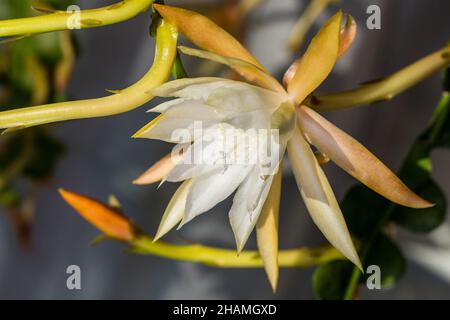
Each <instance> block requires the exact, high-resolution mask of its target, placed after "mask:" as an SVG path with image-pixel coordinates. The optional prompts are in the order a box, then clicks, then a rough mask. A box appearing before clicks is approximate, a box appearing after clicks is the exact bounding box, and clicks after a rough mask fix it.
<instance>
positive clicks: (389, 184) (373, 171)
mask: <svg viewBox="0 0 450 320" xmlns="http://www.w3.org/2000/svg"><path fill="white" fill-rule="evenodd" d="M297 115H298V117H297V119H298V123H299V125H300V127H301V129H302V131H303V132H304V134H305V135H306V137H307V139H308V140H309V141H310V142H311V143H312V144H313V145H314V146H316V147H317V148H318V149H319V150H320V151H321V152H323V153H325V154H326V155H327V156H328V157H330V159H331V160H333V162H335V163H336V164H337V165H338V166H339V167H341V168H342V169H344V170H345V171H347V172H348V173H349V174H350V175H352V176H353V177H355V178H356V179H358V180H359V181H361V182H362V183H363V184H365V185H366V186H368V187H369V188H371V189H372V190H374V191H375V192H377V193H379V194H381V195H382V196H383V197H385V198H387V199H389V200H391V201H393V202H395V203H398V204H401V205H404V206H408V207H412V208H427V207H430V206H432V205H433V204H431V203H430V202H428V201H426V200H424V199H422V198H421V197H419V196H418V195H416V194H415V193H414V192H412V191H411V190H410V189H409V188H408V187H407V186H406V185H405V184H404V183H403V182H402V181H401V180H400V179H399V178H398V177H397V176H396V175H395V174H394V173H393V172H392V171H391V170H390V169H389V168H388V167H386V166H385V165H384V164H383V163H382V162H381V161H380V160H379V159H378V158H377V157H375V156H374V155H373V154H372V153H371V152H370V151H369V150H367V149H366V148H365V147H364V146H363V145H362V144H360V143H359V142H358V141H356V140H355V139H354V138H352V137H351V136H349V135H348V134H346V133H345V132H343V131H342V130H341V129H339V128H337V127H336V126H334V125H333V124H332V123H330V122H329V121H327V120H326V119H325V118H323V117H322V116H321V115H319V114H318V113H316V112H315V111H314V110H312V109H310V108H308V107H306V106H301V107H299V108H297Z"/></svg>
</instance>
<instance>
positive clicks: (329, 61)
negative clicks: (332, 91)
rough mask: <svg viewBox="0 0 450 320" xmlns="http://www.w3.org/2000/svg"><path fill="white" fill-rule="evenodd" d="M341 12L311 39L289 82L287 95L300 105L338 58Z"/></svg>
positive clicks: (323, 78) (324, 77) (325, 76)
mask: <svg viewBox="0 0 450 320" xmlns="http://www.w3.org/2000/svg"><path fill="white" fill-rule="evenodd" d="M341 20H342V11H339V12H338V13H337V14H335V15H334V16H333V17H331V19H330V20H328V22H327V23H326V24H325V25H324V26H323V27H322V29H321V30H320V31H319V33H318V34H317V35H316V36H315V37H314V39H312V41H311V43H310V44H309V46H308V49H307V50H306V53H305V54H304V55H303V57H301V59H300V61H299V65H298V68H297V71H296V73H295V75H294V77H293V78H292V80H291V81H290V82H289V85H288V93H289V95H290V96H291V98H292V99H293V100H294V101H295V102H296V104H300V103H301V102H302V101H303V100H305V98H306V97H307V96H308V95H309V94H310V93H311V92H313V91H314V90H315V89H316V88H317V87H318V86H319V85H320V84H321V83H322V82H323V81H324V80H325V79H326V78H327V76H328V74H329V73H330V72H331V70H332V69H333V66H334V64H335V63H336V60H337V59H338V56H339V47H340V44H339V42H340V30H341Z"/></svg>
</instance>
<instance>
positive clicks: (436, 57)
mask: <svg viewBox="0 0 450 320" xmlns="http://www.w3.org/2000/svg"><path fill="white" fill-rule="evenodd" d="M449 64H450V45H447V46H446V47H445V48H443V49H441V50H438V51H436V52H434V53H432V54H430V55H428V56H426V57H424V58H422V59H420V60H418V61H416V62H414V63H413V64H411V65H409V66H407V67H406V68H404V69H401V70H400V71H397V72H396V73H394V74H392V75H390V76H388V77H387V78H384V79H382V80H379V81H375V82H371V83H368V84H365V85H363V86H361V87H359V88H356V89H353V90H349V91H344V92H339V93H334V94H314V95H313V96H312V97H311V99H310V100H309V102H308V103H307V104H308V106H310V107H311V108H313V109H315V110H318V111H331V110H339V109H346V108H351V107H355V106H360V105H367V104H371V103H375V102H380V101H384V100H390V99H392V98H394V97H395V96H396V95H397V94H399V93H400V92H402V91H405V90H406V89H409V88H410V87H412V86H414V85H415V84H417V83H418V82H420V81H422V80H423V79H425V78H427V77H429V76H430V75H432V74H433V73H435V72H436V71H439V70H440V69H442V68H444V67H446V66H448V65H449Z"/></svg>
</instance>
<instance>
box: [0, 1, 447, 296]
mask: <svg viewBox="0 0 450 320" xmlns="http://www.w3.org/2000/svg"><path fill="white" fill-rule="evenodd" d="M1 1H4V0H0V2H1ZM19 1H20V0H19ZM114 2H115V1H104V0H95V1H94V0H82V1H79V3H80V6H81V8H83V9H84V8H94V7H98V6H102V5H106V4H111V3H114ZM166 3H167V4H173V5H179V6H185V7H189V6H190V5H192V4H195V5H196V6H197V5H199V4H201V3H209V4H211V1H203V2H202V1H195V2H192V1H188V0H186V1H170V0H168V1H166ZM307 3H308V1H301V0H266V1H264V3H263V4H262V5H261V6H259V7H258V8H257V9H255V10H254V11H252V12H251V14H250V16H249V18H248V20H247V23H248V24H247V29H246V43H247V46H248V48H249V49H250V50H251V51H252V52H253V53H254V54H255V55H256V56H257V57H258V58H259V59H260V60H261V61H262V62H263V64H264V65H265V66H266V67H267V68H268V69H269V70H270V71H271V72H273V73H275V74H280V73H281V71H282V70H283V69H285V68H286V66H288V65H289V63H290V62H291V61H292V59H293V56H292V55H291V54H290V53H289V51H288V50H287V49H286V46H287V39H288V35H289V33H290V31H291V29H292V27H293V25H294V23H295V22H296V20H297V19H298V17H299V16H300V14H301V12H302V10H304V8H305V5H306V4H307ZM372 4H376V5H378V6H379V7H380V8H381V30H368V29H367V28H366V26H365V22H366V19H367V17H368V14H366V9H367V7H368V6H369V5H372ZM338 7H341V8H342V9H343V10H344V12H346V13H350V14H351V15H352V16H353V17H354V18H355V19H356V21H357V22H358V26H359V30H358V36H357V39H356V41H355V43H354V45H353V47H352V49H351V50H350V51H349V52H348V53H347V55H346V56H345V57H344V58H342V59H341V60H340V61H339V62H338V64H337V66H336V68H335V70H334V73H333V74H332V76H330V77H329V79H328V80H327V81H326V83H325V84H324V85H323V87H322V88H321V90H324V91H329V90H332V91H337V90H342V89H348V88H352V87H354V86H356V85H357V84H359V83H361V82H364V81H367V80H372V79H376V78H380V77H383V76H386V75H388V74H390V73H392V72H394V71H396V70H398V69H399V68H401V67H403V66H405V65H407V64H409V63H411V62H413V61H415V60H417V59H419V58H421V57H423V56H425V55H426V54H428V53H430V52H432V51H434V50H437V49H439V48H441V47H442V46H443V45H444V44H445V43H446V42H447V41H449V40H450V24H449V23H448V13H449V12H450V2H449V1H448V0H434V1H423V0H409V1H406V0H395V1H392V0H340V1H339V4H338V5H337V6H330V7H329V8H328V9H326V11H325V13H324V14H322V15H321V17H320V18H319V19H318V21H317V23H316V24H315V25H314V27H313V28H312V30H311V32H310V33H309V34H308V40H309V39H310V37H311V35H312V34H314V32H316V31H317V30H318V28H319V27H320V26H321V24H322V23H323V22H325V21H326V19H328V18H329V17H330V16H331V14H333V13H334V12H335V11H337V9H338ZM149 23H150V20H149V17H148V15H145V14H144V15H140V16H138V17H136V18H135V19H132V20H130V21H127V22H124V23H121V24H117V25H113V26H108V27H104V28H98V29H90V30H84V31H77V32H76V37H77V39H78V45H79V47H80V48H81V54H80V56H79V59H78V60H77V62H76V65H75V69H74V73H73V77H72V78H71V81H70V85H69V88H68V94H69V96H70V97H71V98H72V99H81V98H93V97H99V96H103V95H105V89H106V88H108V89H120V88H123V87H126V86H128V85H129V84H131V83H133V82H134V81H136V80H137V79H139V78H140V77H141V76H142V75H143V74H144V73H145V71H146V70H147V69H148V67H149V66H150V64H151V62H152V60H153V50H154V46H153V45H154V42H153V39H151V38H149V36H148V27H149ZM303 49H304V48H303ZM303 49H302V50H303ZM187 61H189V62H190V61H191V60H187ZM187 69H188V72H190V73H191V74H195V73H197V72H199V70H198V63H197V64H189V65H188V66H187ZM440 93H441V84H440V79H439V76H438V75H435V76H433V77H431V78H429V79H427V80H426V81H424V82H422V83H421V84H419V85H418V86H417V87H415V88H414V89H413V90H409V91H407V92H405V93H404V94H401V95H400V96H399V97H397V98H396V99H394V100H392V101H390V102H385V103H380V104H376V105H372V106H367V107H360V108H356V109H350V110H346V111H340V112H337V113H327V114H326V115H325V116H326V117H327V118H328V119H330V120H331V121H333V122H334V123H335V124H336V125H338V126H339V127H340V128H342V129H344V130H345V131H346V132H348V133H349V134H351V135H353V136H354V137H355V138H357V139H358V140H360V141H361V142H362V143H363V144H364V145H365V146H366V147H368V148H369V149H370V150H371V151H373V152H374V153H375V154H376V155H378V156H379V157H380V158H381V159H382V160H383V161H384V162H385V163H386V164H388V166H389V167H391V168H393V169H397V168H398V167H399V165H400V163H401V161H402V159H403V158H404V156H405V154H406V152H407V151H408V149H409V146H410V145H411V143H412V142H413V140H414V139H415V137H416V136H417V135H418V134H419V133H420V132H421V131H422V130H423V129H424V128H425V126H426V125H427V123H428V120H429V118H430V115H431V112H432V111H433V109H434V107H435V106H436V104H437V102H438V100H439V98H440ZM157 103H158V101H157V100H154V101H152V102H150V103H149V104H147V105H146V106H143V107H141V108H139V109H136V110H134V111H132V112H128V113H126V114H123V115H118V116H114V117H108V118H100V119H90V120H82V121H71V122H65V123H58V124H55V125H53V126H52V127H53V132H54V134H55V135H56V136H57V137H58V138H59V139H61V140H62V141H64V142H65V143H66V153H65V157H64V158H63V159H62V160H61V162H60V163H59V164H58V166H57V171H56V174H55V176H54V178H53V179H52V181H51V183H50V184H48V185H47V186H46V187H45V188H44V189H43V190H42V191H41V192H40V194H39V197H38V201H37V207H36V216H35V218H34V225H33V229H32V244H31V247H30V248H29V249H28V250H24V249H23V248H22V247H21V246H20V245H19V243H18V242H17V239H16V237H15V236H14V232H13V230H12V228H11V226H10V224H9V222H8V219H7V218H6V214H1V215H0V298H3V299H17V298H20V299H22V298H24V299H216V298H217V299H272V298H275V299H312V298H313V293H312V287H311V275H312V270H310V269H306V270H304V269H289V270H286V269H282V270H281V274H280V283H279V289H278V292H277V293H276V294H275V295H274V294H273V293H272V291H271V289H270V286H269V283H268V281H267V279H266V276H265V273H264V271H263V270H262V269H257V270H254V269H249V270H239V269H233V270H232V269H215V268H210V267H206V266H202V265H197V264H192V263H184V262H176V261H171V260H165V259H162V258H158V257H144V256H135V255H130V254H127V253H124V252H122V248H121V246H120V245H118V244H117V243H110V242H106V243H102V244H100V245H99V246H96V247H89V246H88V244H89V242H90V241H91V240H92V239H93V238H94V237H95V236H96V235H97V231H96V230H95V229H94V228H93V227H91V226H90V225H89V224H88V223H86V222H85V221H84V220H83V219H81V218H80V217H79V216H78V215H77V214H76V213H75V212H74V211H73V209H71V208H70V207H68V206H67V204H66V203H64V202H63V200H62V199H61V198H60V197H59V195H58V193H57V192H56V190H57V188H58V187H64V188H67V189H69V190H73V191H76V192H79V193H83V194H88V195H90V196H93V197H95V198H97V199H102V200H106V199H107V197H108V195H110V194H114V195H116V196H117V198H118V199H119V200H120V202H121V203H122V206H123V209H124V211H125V212H126V214H127V215H129V216H130V217H132V218H133V219H134V220H135V221H136V222H137V224H138V225H140V226H142V227H143V228H144V229H145V230H146V231H148V232H149V233H151V234H153V233H154V232H155V231H156V228H157V226H158V223H159V220H160V218H161V215H162V213H163V212H164V209H165V206H166V205H167V203H168V201H169V199H170V197H171V195H172V194H173V192H174V190H175V187H176V186H175V185H171V184H165V185H164V186H162V187H161V188H160V189H159V190H156V186H154V185H150V186H144V187H143V186H135V185H133V184H131V181H132V180H133V179H134V178H136V177H137V176H138V175H139V174H140V173H142V172H143V171H144V170H145V169H147V168H148V167H149V166H150V165H151V164H152V163H153V162H154V161H156V160H157V159H159V158H160V157H161V156H162V155H164V154H166V153H167V152H168V151H169V150H170V145H167V144H165V143H162V142H156V141H150V140H140V139H137V140H134V139H131V138H130V137H131V135H132V134H133V133H134V132H135V131H137V129H139V128H141V127H142V126H143V125H144V124H146V123H147V122H148V121H149V120H151V115H149V114H146V113H145V111H146V110H147V109H148V108H149V107H150V106H153V105H156V104H157ZM433 164H434V174H433V175H434V178H435V179H436V180H437V181H438V182H439V184H440V185H441V187H442V188H443V189H444V191H445V193H446V195H447V197H450V154H449V152H448V151H437V152H435V153H434V154H433ZM285 166H286V167H285V168H284V183H283V190H282V206H281V211H280V246H281V248H292V247H296V246H307V245H317V244H321V243H323V242H324V241H325V239H324V238H323V236H322V235H321V234H320V232H319V231H318V229H317V228H316V227H315V226H314V225H313V223H312V221H311V219H310V217H309V216H308V214H307V212H306V209H305V207H304V205H303V202H302V200H301V198H300V196H299V193H298V189H297V187H296V185H295V181H294V178H293V176H292V174H291V171H290V168H289V163H287V162H286V163H285ZM326 171H327V174H328V177H329V179H330V182H331V184H332V186H333V187H334V190H335V193H336V195H337V197H338V199H341V198H342V196H343V195H344V194H345V192H346V191H347V190H348V188H349V187H350V186H352V185H353V184H354V183H355V181H354V180H353V179H352V178H351V177H350V176H348V175H347V174H346V173H345V172H343V171H341V170H340V169H338V168H337V167H336V166H334V165H333V164H329V165H327V166H326ZM229 205H230V202H229V201H227V202H224V203H222V204H220V205H219V206H217V207H216V208H214V209H213V210H212V211H211V212H209V213H207V214H204V215H202V216H201V217H199V218H197V219H196V221H195V222H194V223H191V224H188V225H186V226H185V227H184V228H183V230H181V231H179V232H171V233H170V234H169V235H168V236H167V238H166V240H169V241H172V242H175V243H183V241H185V240H183V239H189V240H191V241H198V242H201V243H204V244H209V245H214V246H221V247H229V248H233V247H234V239H233V235H232V232H231V229H230V227H229V223H228V217H227V211H228V208H229ZM361 214H364V212H361ZM394 237H395V238H396V239H397V243H399V244H400V245H401V247H402V248H403V252H404V254H405V255H406V257H407V259H408V269H407V272H406V274H405V276H404V277H403V278H402V279H401V280H400V282H399V283H398V284H397V286H396V287H395V288H393V289H391V290H378V291H377V290H374V291H370V292H369V291H368V290H364V289H363V290H362V291H361V297H362V298H364V299H448V298H450V220H449V219H448V217H447V222H446V223H444V224H443V225H441V226H440V227H439V228H438V229H436V230H435V231H433V232H432V233H430V234H427V235H412V234H411V233H409V232H408V231H405V230H402V229H396V230H395V235H394ZM255 247H256V245H255V241H254V238H252V239H251V240H250V241H249V243H248V245H247V248H255ZM72 264H75V265H79V266H80V268H81V274H82V289H81V290H73V291H70V290H68V289H67V288H66V278H67V274H66V268H67V266H69V265H72Z"/></svg>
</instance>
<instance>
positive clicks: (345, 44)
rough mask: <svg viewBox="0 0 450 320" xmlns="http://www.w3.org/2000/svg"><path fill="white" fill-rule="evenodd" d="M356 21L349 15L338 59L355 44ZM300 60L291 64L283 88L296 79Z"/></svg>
mask: <svg viewBox="0 0 450 320" xmlns="http://www.w3.org/2000/svg"><path fill="white" fill-rule="evenodd" d="M356 29H357V25H356V21H355V19H353V17H352V16H351V15H347V21H346V23H345V26H344V27H343V28H342V29H341V32H340V43H339V53H338V58H340V57H341V56H343V55H344V54H345V53H346V52H347V51H348V49H350V47H351V46H352V44H353V41H354V40H355V38H356ZM300 60H301V58H300V59H297V60H296V61H294V63H292V64H291V66H290V67H289V68H288V69H287V71H286V73H285V74H284V76H283V86H284V87H285V88H287V87H288V85H289V83H290V82H291V81H292V79H293V78H294V75H295V74H296V73H297V70H298V67H299V65H300Z"/></svg>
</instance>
